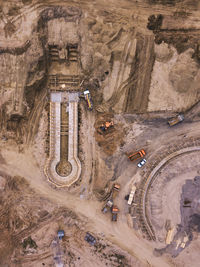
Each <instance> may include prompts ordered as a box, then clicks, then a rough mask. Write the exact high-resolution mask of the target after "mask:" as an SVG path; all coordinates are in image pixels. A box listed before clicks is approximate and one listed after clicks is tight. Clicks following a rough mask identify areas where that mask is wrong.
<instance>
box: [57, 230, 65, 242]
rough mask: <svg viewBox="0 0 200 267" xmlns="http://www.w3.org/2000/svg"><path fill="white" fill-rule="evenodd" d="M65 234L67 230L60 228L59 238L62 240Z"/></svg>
mask: <svg viewBox="0 0 200 267" xmlns="http://www.w3.org/2000/svg"><path fill="white" fill-rule="evenodd" d="M64 236H65V232H64V231H63V230H58V238H59V239H60V240H62V238H63V237H64Z"/></svg>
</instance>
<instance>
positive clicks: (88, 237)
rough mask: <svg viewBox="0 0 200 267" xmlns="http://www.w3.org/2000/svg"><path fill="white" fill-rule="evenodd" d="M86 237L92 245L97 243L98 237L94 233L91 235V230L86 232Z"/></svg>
mask: <svg viewBox="0 0 200 267" xmlns="http://www.w3.org/2000/svg"><path fill="white" fill-rule="evenodd" d="M84 239H85V241H87V242H88V243H89V244H90V245H92V246H94V245H95V244H96V238H95V237H94V236H93V235H91V234H90V233H89V232H87V233H86V236H85V238H84Z"/></svg>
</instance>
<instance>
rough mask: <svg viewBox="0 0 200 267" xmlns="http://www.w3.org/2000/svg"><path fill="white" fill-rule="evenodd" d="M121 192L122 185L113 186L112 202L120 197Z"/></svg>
mask: <svg viewBox="0 0 200 267" xmlns="http://www.w3.org/2000/svg"><path fill="white" fill-rule="evenodd" d="M119 190H120V185H119V184H114V185H113V188H112V193H111V199H112V201H113V200H114V199H115V197H116V196H117V195H118V193H119Z"/></svg>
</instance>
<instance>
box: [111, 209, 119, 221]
mask: <svg viewBox="0 0 200 267" xmlns="http://www.w3.org/2000/svg"><path fill="white" fill-rule="evenodd" d="M118 213H119V209H118V207H117V206H113V207H112V221H114V222H116V221H117V215H118Z"/></svg>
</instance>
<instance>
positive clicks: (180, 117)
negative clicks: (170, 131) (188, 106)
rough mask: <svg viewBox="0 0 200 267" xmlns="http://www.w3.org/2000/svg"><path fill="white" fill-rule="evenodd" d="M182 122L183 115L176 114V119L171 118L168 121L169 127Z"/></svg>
mask: <svg viewBox="0 0 200 267" xmlns="http://www.w3.org/2000/svg"><path fill="white" fill-rule="evenodd" d="M183 120H184V115H183V114H178V115H177V116H176V117H173V118H171V119H169V120H168V124H169V126H170V127H171V126H174V125H176V124H178V123H179V122H182V121H183Z"/></svg>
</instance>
